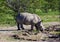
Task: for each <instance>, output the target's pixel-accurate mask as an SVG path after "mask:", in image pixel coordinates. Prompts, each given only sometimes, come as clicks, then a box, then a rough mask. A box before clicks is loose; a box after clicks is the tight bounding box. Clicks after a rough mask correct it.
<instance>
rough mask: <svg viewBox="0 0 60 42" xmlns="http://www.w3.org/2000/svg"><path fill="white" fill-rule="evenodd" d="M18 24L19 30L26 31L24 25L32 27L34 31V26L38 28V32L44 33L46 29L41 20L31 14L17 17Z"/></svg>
mask: <svg viewBox="0 0 60 42" xmlns="http://www.w3.org/2000/svg"><path fill="white" fill-rule="evenodd" d="M16 22H17V27H18V30H20V29H24V27H23V24H25V25H31V30H33V26H35V27H36V30H38V31H39V30H40V31H43V30H44V29H45V28H44V26H43V25H42V22H41V19H40V17H39V16H38V15H36V14H31V13H26V12H25V13H20V14H18V15H17V16H16Z"/></svg>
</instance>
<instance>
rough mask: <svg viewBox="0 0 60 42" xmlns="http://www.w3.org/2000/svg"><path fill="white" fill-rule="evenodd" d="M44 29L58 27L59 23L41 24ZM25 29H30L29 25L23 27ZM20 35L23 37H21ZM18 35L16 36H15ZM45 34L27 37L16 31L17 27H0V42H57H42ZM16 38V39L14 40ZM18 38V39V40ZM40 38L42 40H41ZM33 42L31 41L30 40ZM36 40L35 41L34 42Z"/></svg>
mask: <svg viewBox="0 0 60 42" xmlns="http://www.w3.org/2000/svg"><path fill="white" fill-rule="evenodd" d="M43 25H44V26H45V27H49V26H52V25H60V23H59V22H47V23H43ZM24 27H25V29H26V30H27V29H30V25H28V26H26V25H24ZM22 34H23V35H24V36H22ZM17 35H18V36H17ZM45 35H46V34H43V33H39V34H38V35H29V34H27V33H26V32H20V31H18V30H17V26H0V42H28V41H29V42H50V41H52V42H59V41H55V40H54V41H53V40H49V41H44V40H43V41H42V39H46V37H47V36H46V37H44V36H45ZM14 37H17V38H14ZM19 37H20V38H19ZM41 37H42V38H41ZM30 38H31V39H33V40H31V39H30ZM36 39H37V41H36Z"/></svg>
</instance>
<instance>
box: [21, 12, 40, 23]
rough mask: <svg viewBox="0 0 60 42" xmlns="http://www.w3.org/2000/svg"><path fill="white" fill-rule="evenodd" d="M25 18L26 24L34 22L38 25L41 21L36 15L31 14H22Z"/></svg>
mask: <svg viewBox="0 0 60 42" xmlns="http://www.w3.org/2000/svg"><path fill="white" fill-rule="evenodd" d="M21 14H22V15H23V16H24V17H25V20H24V21H26V22H29V23H30V22H33V23H37V22H39V21H40V17H39V16H38V15H36V14H31V13H21Z"/></svg>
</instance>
